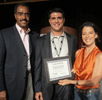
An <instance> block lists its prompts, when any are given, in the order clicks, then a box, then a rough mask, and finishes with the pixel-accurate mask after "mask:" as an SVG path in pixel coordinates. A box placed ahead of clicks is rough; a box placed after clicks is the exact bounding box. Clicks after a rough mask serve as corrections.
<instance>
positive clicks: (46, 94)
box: [34, 33, 77, 100]
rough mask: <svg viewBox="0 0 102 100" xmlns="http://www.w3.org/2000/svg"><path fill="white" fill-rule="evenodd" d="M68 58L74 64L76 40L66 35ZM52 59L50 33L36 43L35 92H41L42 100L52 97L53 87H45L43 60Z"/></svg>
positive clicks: (48, 99)
mask: <svg viewBox="0 0 102 100" xmlns="http://www.w3.org/2000/svg"><path fill="white" fill-rule="evenodd" d="M66 36H67V40H68V49H69V56H70V57H71V60H72V63H74V57H75V51H76V46H77V38H76V37H75V36H73V35H71V34H67V33H66ZM46 58H52V51H51V41H50V33H49V34H47V35H46V36H43V37H41V38H40V39H39V40H38V41H37V47H36V57H35V86H34V87H35V92H42V93H43V98H44V100H51V98H52V95H53V85H47V82H46V76H45V69H44V61H43V59H46Z"/></svg>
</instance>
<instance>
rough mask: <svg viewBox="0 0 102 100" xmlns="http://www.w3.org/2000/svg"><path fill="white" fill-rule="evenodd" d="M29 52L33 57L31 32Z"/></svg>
mask: <svg viewBox="0 0 102 100" xmlns="http://www.w3.org/2000/svg"><path fill="white" fill-rule="evenodd" d="M29 52H30V55H31V53H32V35H31V32H30V33H29Z"/></svg>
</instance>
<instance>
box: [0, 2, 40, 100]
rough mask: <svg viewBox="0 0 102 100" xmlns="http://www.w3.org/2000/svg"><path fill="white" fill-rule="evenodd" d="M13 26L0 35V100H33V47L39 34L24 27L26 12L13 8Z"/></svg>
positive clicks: (24, 8)
mask: <svg viewBox="0 0 102 100" xmlns="http://www.w3.org/2000/svg"><path fill="white" fill-rule="evenodd" d="M14 16H15V19H16V21H17V22H16V24H15V26H13V27H10V28H7V29H3V30H1V31H0V100H33V86H32V82H33V81H32V78H33V76H34V75H33V74H34V63H35V62H34V59H35V52H34V51H35V43H36V39H37V38H38V37H39V34H37V33H36V32H32V31H31V30H30V28H29V26H28V24H29V21H30V9H29V7H28V5H27V4H17V5H16V6H15V9H14Z"/></svg>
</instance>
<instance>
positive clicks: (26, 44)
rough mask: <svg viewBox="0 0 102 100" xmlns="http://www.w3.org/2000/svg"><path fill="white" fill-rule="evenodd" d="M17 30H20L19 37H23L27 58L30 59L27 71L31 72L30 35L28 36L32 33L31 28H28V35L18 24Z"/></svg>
mask: <svg viewBox="0 0 102 100" xmlns="http://www.w3.org/2000/svg"><path fill="white" fill-rule="evenodd" d="M16 28H17V30H18V33H19V35H20V37H21V40H22V42H23V45H24V47H25V50H26V53H27V57H28V59H27V70H30V69H31V65H30V51H29V34H28V33H29V32H30V28H28V30H27V31H26V33H25V32H24V30H23V29H21V28H20V27H19V26H18V25H17V24H16Z"/></svg>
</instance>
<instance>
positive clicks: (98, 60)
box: [58, 53, 102, 86]
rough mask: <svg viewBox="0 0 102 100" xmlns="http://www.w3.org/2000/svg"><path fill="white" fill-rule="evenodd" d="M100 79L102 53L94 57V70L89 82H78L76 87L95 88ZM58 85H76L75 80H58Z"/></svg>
mask: <svg viewBox="0 0 102 100" xmlns="http://www.w3.org/2000/svg"><path fill="white" fill-rule="evenodd" d="M101 77H102V53H99V54H98V55H97V57H96V61H95V65H94V70H93V74H92V78H91V79H89V80H78V85H83V86H96V85H97V84H98V83H99V82H100V79H101ZM58 84H59V85H62V86H64V85H68V84H76V80H68V79H65V80H60V81H59V83H58Z"/></svg>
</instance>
